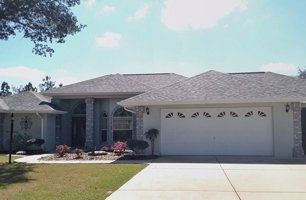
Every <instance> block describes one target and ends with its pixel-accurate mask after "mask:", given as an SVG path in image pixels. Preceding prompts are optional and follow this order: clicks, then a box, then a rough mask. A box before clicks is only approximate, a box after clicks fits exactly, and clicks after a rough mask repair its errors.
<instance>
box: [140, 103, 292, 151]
mask: <svg viewBox="0 0 306 200" xmlns="http://www.w3.org/2000/svg"><path fill="white" fill-rule="evenodd" d="M286 104H287V103H260V104H257V103H252V104H223V105H222V106H220V105H185V106H149V108H150V114H149V115H147V114H146V113H144V116H143V120H144V124H143V127H144V128H143V129H144V132H145V131H147V130H148V129H150V128H156V129H159V130H161V109H164V108H199V107H201V108H214V107H224V108H228V107H271V108H272V115H273V116H272V121H273V122H272V123H273V124H272V126H273V149H274V156H275V157H291V156H292V150H293V112H292V110H291V109H290V111H289V112H286V111H285V105H286ZM160 134H162V133H160ZM155 150H156V152H155V153H157V154H159V153H160V137H158V139H157V142H156V147H155Z"/></svg>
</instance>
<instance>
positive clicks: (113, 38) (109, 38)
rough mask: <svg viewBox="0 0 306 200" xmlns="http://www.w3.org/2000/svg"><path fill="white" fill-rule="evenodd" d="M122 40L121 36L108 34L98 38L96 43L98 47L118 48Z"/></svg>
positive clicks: (112, 33)
mask: <svg viewBox="0 0 306 200" xmlns="http://www.w3.org/2000/svg"><path fill="white" fill-rule="evenodd" d="M120 40H121V35H120V34H119V33H114V32H106V33H104V35H102V36H100V37H96V43H97V45H98V46H101V47H105V48H112V49H114V48H117V47H118V46H119V43H120Z"/></svg>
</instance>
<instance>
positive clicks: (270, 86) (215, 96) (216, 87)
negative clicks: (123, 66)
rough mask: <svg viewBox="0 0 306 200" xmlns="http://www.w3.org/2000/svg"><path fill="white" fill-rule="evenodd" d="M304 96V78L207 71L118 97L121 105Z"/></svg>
mask: <svg viewBox="0 0 306 200" xmlns="http://www.w3.org/2000/svg"><path fill="white" fill-rule="evenodd" d="M298 99H304V100H306V81H305V80H300V79H296V78H293V77H289V76H285V75H280V74H275V73H271V72H267V73H236V74H227V73H221V72H217V71H208V72H205V73H203V74H200V75H197V76H194V77H191V78H188V79H186V80H182V81H180V82H177V83H174V84H172V85H169V86H166V87H163V88H160V89H157V90H152V91H149V92H146V93H144V94H140V95H137V96H134V97H131V98H129V99H126V100H123V101H121V102H120V103H119V104H120V105H123V106H136V105H162V104H195V103H226V102H259V101H261V102H263V101H268V100H269V101H271V102H274V101H286V100H288V101H289V100H298Z"/></svg>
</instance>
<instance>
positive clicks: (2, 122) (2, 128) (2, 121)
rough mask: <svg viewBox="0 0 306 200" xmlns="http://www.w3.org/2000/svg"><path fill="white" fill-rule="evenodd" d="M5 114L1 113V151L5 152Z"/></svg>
mask: <svg viewBox="0 0 306 200" xmlns="http://www.w3.org/2000/svg"><path fill="white" fill-rule="evenodd" d="M3 126H4V113H0V150H3V140H4V127H3Z"/></svg>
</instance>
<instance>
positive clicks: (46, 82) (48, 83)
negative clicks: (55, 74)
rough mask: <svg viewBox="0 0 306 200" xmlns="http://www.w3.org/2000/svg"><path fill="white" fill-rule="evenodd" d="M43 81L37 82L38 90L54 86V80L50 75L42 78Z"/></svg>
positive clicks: (45, 89)
mask: <svg viewBox="0 0 306 200" xmlns="http://www.w3.org/2000/svg"><path fill="white" fill-rule="evenodd" d="M42 81H43V83H41V84H39V88H40V91H47V90H50V89H52V88H54V87H55V81H52V80H51V76H46V77H45V78H43V79H42Z"/></svg>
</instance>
